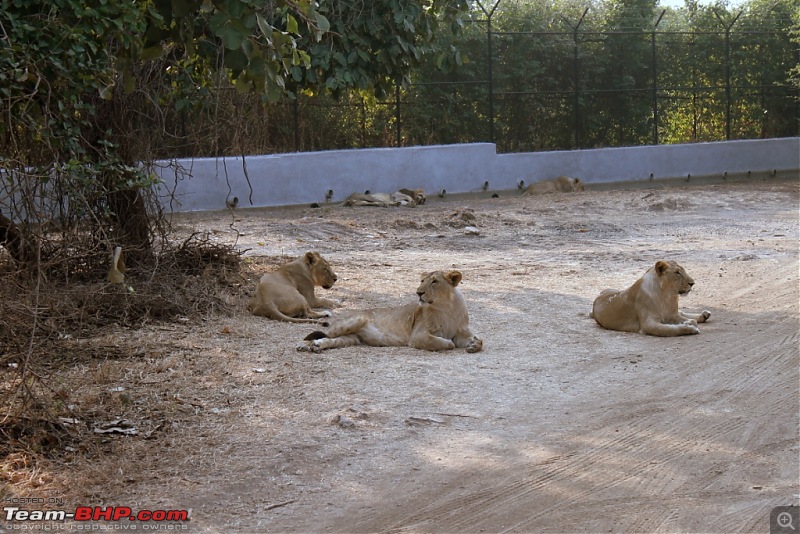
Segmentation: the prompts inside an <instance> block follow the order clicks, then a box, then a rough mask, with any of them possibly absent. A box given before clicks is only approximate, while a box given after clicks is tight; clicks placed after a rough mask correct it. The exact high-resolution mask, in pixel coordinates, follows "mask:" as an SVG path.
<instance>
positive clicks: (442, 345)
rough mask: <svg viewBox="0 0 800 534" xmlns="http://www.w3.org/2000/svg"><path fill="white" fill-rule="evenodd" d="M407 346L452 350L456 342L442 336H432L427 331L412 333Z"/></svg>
mask: <svg viewBox="0 0 800 534" xmlns="http://www.w3.org/2000/svg"><path fill="white" fill-rule="evenodd" d="M408 346H409V347H413V348H415V349H423V350H452V349H454V348H456V344H455V343H453V342H452V341H450V340H449V339H445V338H443V337H439V336H434V335H433V334H430V333H428V332H424V333H420V334H412V335H411V339H410V340H409V341H408Z"/></svg>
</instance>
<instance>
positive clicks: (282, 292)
mask: <svg viewBox="0 0 800 534" xmlns="http://www.w3.org/2000/svg"><path fill="white" fill-rule="evenodd" d="M336 280H338V277H337V276H336V273H334V272H333V269H331V266H330V265H329V264H328V262H327V260H325V258H323V257H322V256H320V255H319V253H318V252H306V253H305V254H304V255H302V256H300V257H299V258H297V259H296V260H294V261H290V262H289V263H287V264H285V265H282V266H280V267H279V268H278V270H277V271H275V272H272V273H267V274H265V275H264V276H262V277H261V280H260V281H259V282H258V287H256V293H255V295H253V298H252V299H250V304H249V306H248V308H249V309H250V312H251V313H252V314H253V315H262V316H264V317H269V318H270V319H277V320H279V321H289V322H291V323H318V322H319V321H318V320H317V319H319V318H321V317H330V315H331V313H330V312H329V311H324V312H316V311H314V310H312V309H311V308H330V307H336V306H338V305H339V303H338V302H336V301H334V300H329V299H323V298H318V297H317V296H316V295H315V294H314V286H319V287H323V288H325V289H330V288H331V287H332V286H333V284H334V283H335V282H336Z"/></svg>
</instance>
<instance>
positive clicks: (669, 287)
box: [592, 261, 711, 336]
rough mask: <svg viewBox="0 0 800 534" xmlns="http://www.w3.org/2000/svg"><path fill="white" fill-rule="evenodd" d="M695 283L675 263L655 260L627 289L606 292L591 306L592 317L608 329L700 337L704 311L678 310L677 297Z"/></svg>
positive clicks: (706, 316)
mask: <svg viewBox="0 0 800 534" xmlns="http://www.w3.org/2000/svg"><path fill="white" fill-rule="evenodd" d="M693 285H694V280H692V278H691V277H690V276H689V275H688V274H686V271H685V270H684V269H683V267H681V266H680V265H678V264H677V263H676V262H674V261H657V262H656V264H655V265H654V266H653V267H651V268H650V269H648V270H647V272H646V273H644V276H642V277H641V278H640V279H639V280H637V281H636V283H634V284H633V285H632V286H631V287H629V288H628V289H625V290H622V291H617V290H615V289H606V290H605V291H603V292H602V293H600V296H599V297H597V298H596V299H595V301H594V305H593V306H592V317H594V319H595V321H597V323H598V324H599V325H600V326H602V327H603V328H607V329H609V330H621V331H623V332H641V333H642V334H650V335H651V336H682V335H686V334H699V333H700V329H699V328H697V323H704V322H706V321H707V320H708V318H709V317H711V314H710V313H708V312H707V311H704V312H703V313H700V314H697V315H689V314H685V313H683V312H681V311H680V310H679V309H678V295H686V294H688V293H689V291H691V290H692V286H693Z"/></svg>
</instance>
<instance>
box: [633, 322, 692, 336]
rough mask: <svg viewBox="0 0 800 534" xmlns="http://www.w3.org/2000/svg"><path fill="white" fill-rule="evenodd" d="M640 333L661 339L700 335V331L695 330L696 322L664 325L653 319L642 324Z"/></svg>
mask: <svg viewBox="0 0 800 534" xmlns="http://www.w3.org/2000/svg"><path fill="white" fill-rule="evenodd" d="M641 331H642V332H643V333H645V334H648V335H651V336H661V337H673V336H686V335H692V334H699V333H700V329H699V328H697V321H695V320H694V319H686V320H685V321H683V322H682V323H678V324H665V323H660V322H658V321H656V320H654V319H647V320H646V321H644V322H643V323H642V327H641Z"/></svg>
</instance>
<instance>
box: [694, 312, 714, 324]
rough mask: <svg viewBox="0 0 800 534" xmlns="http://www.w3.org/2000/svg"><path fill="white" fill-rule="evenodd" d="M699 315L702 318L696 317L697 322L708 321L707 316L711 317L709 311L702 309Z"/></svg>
mask: <svg viewBox="0 0 800 534" xmlns="http://www.w3.org/2000/svg"><path fill="white" fill-rule="evenodd" d="M700 317H702V319H698V320H697V322H698V323H704V322H706V321H708V318H709V317H711V313H709V312H707V311H706V310H703V313H701V314H700Z"/></svg>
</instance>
